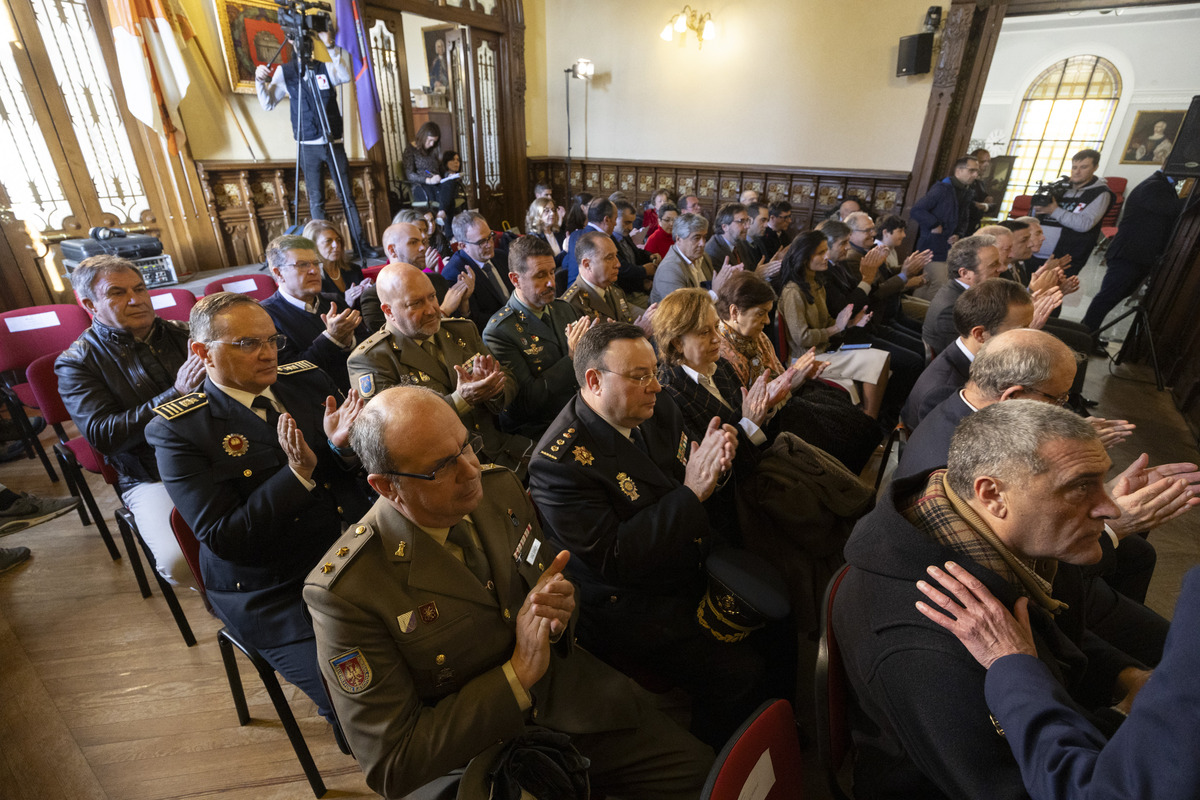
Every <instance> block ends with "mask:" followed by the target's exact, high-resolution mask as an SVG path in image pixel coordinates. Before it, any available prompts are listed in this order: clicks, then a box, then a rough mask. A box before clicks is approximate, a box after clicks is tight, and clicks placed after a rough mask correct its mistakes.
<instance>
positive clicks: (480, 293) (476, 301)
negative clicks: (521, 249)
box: [442, 250, 513, 330]
mask: <svg viewBox="0 0 1200 800" xmlns="http://www.w3.org/2000/svg"><path fill="white" fill-rule="evenodd" d="M492 266H493V267H495V268H496V271H497V272H499V273H500V280H501V281H503V282H504V287H505V288H506V289H507V290H508V292H509V295H511V294H512V290H513V285H512V281H510V280H509V279H508V257H507V256H505V255H503V254H501V253H499V252H497V253H496V254H495V255H494V256H492ZM466 269H470V270H473V271H474V272H475V291H474V292H473V293H472V294H471V313H470V318H471V321H472V322H474V323H475V327H476V328H478V329H479V330H483V329H484V328H486V327H487V324H488V320H489V319H491V318H492V315H493V314H495V313H496V312H497V311H499V310H500V309H501V308H503V306H504V304H505V303H506V302H507V301H508V298H507V297H503V296H501V295H500V293H499V292H497V291H496V288H495V286H494V285H493V284H492V280H491V278H489V277H487V276H486V275H484V274H483V270H481V269H480V268H479V266H478V265H477V264H476V263H475V260H474V259H472V258H471V257H470V256H469V255H467V254H466V253H465V252H463V251H462V250H459V251H458V252H456V253H455V254H454V255H452V256H451V257H450V260H449V261H447V262H446V266H445V267H443V268H442V277H443V278H445V279H446V280H447V281H449V282H450V283H451V284H453V283H454V282H455V281H457V280H458V276H459V275H460V274H461V273H462V272H463V270H466Z"/></svg>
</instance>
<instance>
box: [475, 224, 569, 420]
mask: <svg viewBox="0 0 1200 800" xmlns="http://www.w3.org/2000/svg"><path fill="white" fill-rule="evenodd" d="M508 264H509V269H510V270H511V271H510V272H509V274H508V275H509V278H510V279H511V280H512V282H513V286H515V287H516V288H515V290H514V291H513V293H512V296H511V297H509V298H508V302H507V303H505V304H504V306H503V307H502V308H501V309H500V310H499V311H497V312H496V313H495V314H493V315H492V318H491V319H490V320H489V321H488V324H487V327H486V328H484V329H483V341H484V342H486V343H487V345H488V347H489V348H491V351H492V352H493V353H494V354H495V355H496V358H498V359H500V363H502V364H503V365H504V367H505V369H507V370H508V371H509V372H510V373H512V376H513V378H515V379H516V382H517V397H516V399H515V400H514V401H513V402H512V404H511V405H509V406H508V408H507V409H506V410H505V412H504V413H503V414H502V415H501V417H500V422H501V424H502V425H503V426H504V428H505V430H508V431H511V432H513V433H519V434H521V435H522V436H528V437H530V438H532V439H536V438H538V437H539V436H541V435H542V433H543V432H544V431H545V430H546V426H547V425H549V424H550V421H551V420H553V419H554V417H555V415H556V414H558V412H559V411H560V410H562V407H563V406H564V405H566V403H567V401H568V400H569V399H571V396H572V395H574V394H575V389H576V388H578V385H577V384H576V383H575V368H574V366H573V365H572V363H571V357H572V356H573V355H574V354H575V346H576V344H577V343H578V342H579V339H580V337H582V336H583V334H584V332H586V331H587V329H588V327H589V326H590V325H591V322H592V321H591V319H590V318H589V317H580V315H579V312H578V311H576V310H575V309H574V308H573V307H572V306H571V305H570V303H565V302H563V301H562V300H555V299H554V291H555V286H554V251H552V250H551V249H550V245H548V244H546V242H545V241H543V240H542V239H539V238H537V237H536V236H523V237H521V238H520V239H517V240H516V241H515V242H513V243H512V246H511V247H510V248H509V251H508Z"/></svg>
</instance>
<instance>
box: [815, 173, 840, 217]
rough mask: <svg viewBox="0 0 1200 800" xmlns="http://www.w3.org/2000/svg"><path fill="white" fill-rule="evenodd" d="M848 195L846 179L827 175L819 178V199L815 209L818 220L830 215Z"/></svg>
mask: <svg viewBox="0 0 1200 800" xmlns="http://www.w3.org/2000/svg"><path fill="white" fill-rule="evenodd" d="M845 196H846V182H845V179H843V178H840V177H836V176H832V175H826V176H822V177H821V178H819V179H818V180H817V200H816V204H815V208H814V209H813V213H814V216H815V217H816V221H817V222H819V221H821V220H823V219H825V217H827V216H829V214H830V212H832V211H833V210H834V209H836V208H837V207H838V206H840V205H841V204H842V200H843V199H845Z"/></svg>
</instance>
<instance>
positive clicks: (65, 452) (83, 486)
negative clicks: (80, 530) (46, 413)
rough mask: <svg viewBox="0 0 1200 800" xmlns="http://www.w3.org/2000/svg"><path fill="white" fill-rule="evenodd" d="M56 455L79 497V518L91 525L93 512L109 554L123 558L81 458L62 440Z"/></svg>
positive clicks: (97, 527) (64, 474)
mask: <svg viewBox="0 0 1200 800" xmlns="http://www.w3.org/2000/svg"><path fill="white" fill-rule="evenodd" d="M54 455H55V458H57V459H58V467H59V469H61V470H62V472H63V477H64V478H66V479H67V489H68V491H70V493H71V496H72V497H78V498H79V519H80V521H81V522H83V524H84V525H90V524H91V522H90V521H89V519H88V512H91V518H92V519H94V520H95V521H96V529H97V530H98V531H100V538H101V539H103V540H104V545H105V546H106V547H107V548H108V554H109V555H110V556H112V560H113V561H119V560H120V559H121V551H120V550H118V549H117V545H116V542H114V541H113V537H112V533H110V532H109V530H108V525H106V524H105V523H104V515H103V514H101V513H100V507H99V506H97V505H96V498H95V496H94V495H93V494H92V490H91V487H89V486H88V484H87V478H86V477H85V476H84V474H83V467H81V466H80V465H79V460H78V459H76V458H75V454H74V453H73V452H71V449H70V448H69V447H67V446H66V445H65V444H63V443H62V442H58V443H56V444H55V445H54Z"/></svg>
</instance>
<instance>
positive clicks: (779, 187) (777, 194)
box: [762, 172, 792, 203]
mask: <svg viewBox="0 0 1200 800" xmlns="http://www.w3.org/2000/svg"><path fill="white" fill-rule="evenodd" d="M791 191H792V187H791V178H790V177H788V176H787V175H782V174H780V173H778V172H770V173H767V179H766V183H765V184H764V185H763V195H762V196H763V198H764V199H765V200H766V201H767V202H768V203H774V202H776V201H777V200H787V201H788V202H789V203H790V202H791Z"/></svg>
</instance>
